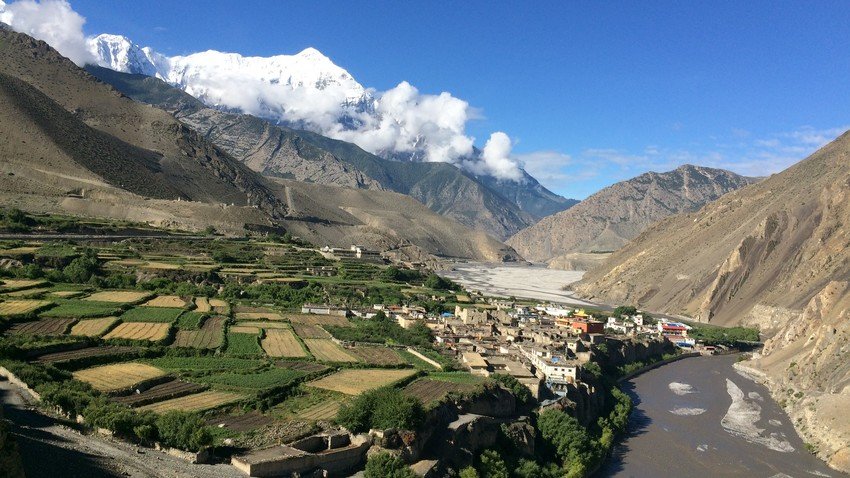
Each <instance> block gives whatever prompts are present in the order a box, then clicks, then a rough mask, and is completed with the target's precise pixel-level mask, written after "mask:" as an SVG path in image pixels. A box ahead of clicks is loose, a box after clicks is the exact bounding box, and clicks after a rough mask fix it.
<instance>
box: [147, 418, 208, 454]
mask: <svg viewBox="0 0 850 478" xmlns="http://www.w3.org/2000/svg"><path fill="white" fill-rule="evenodd" d="M156 428H157V430H158V432H159V438H160V441H161V442H162V443H163V444H164V445H166V446H170V447H174V448H180V449H183V450H190V451H199V450H200V449H201V448H203V447H205V446H208V445H210V444H212V441H213V436H212V434H211V433H210V431H209V429H207V426H206V423H204V420H203V419H202V418H201V417H200V416H199V415H198V414H196V413H189V412H180V411H172V412H168V413H165V414H163V415H160V416H159V418H157V419H156Z"/></svg>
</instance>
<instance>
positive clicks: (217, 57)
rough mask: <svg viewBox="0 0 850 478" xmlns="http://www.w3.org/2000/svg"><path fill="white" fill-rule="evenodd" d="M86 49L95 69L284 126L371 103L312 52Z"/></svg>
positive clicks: (121, 45) (108, 38) (103, 40)
mask: <svg viewBox="0 0 850 478" xmlns="http://www.w3.org/2000/svg"><path fill="white" fill-rule="evenodd" d="M88 45H89V50H90V51H91V52H92V54H94V55H95V58H97V63H98V64H99V65H100V66H104V67H106V68H110V69H113V70H116V71H121V72H125V73H137V74H142V75H147V76H154V77H157V78H160V79H162V80H165V81H166V82H168V83H170V84H172V85H175V86H177V87H179V88H181V89H182V90H184V91H186V92H187V93H189V94H190V95H192V96H194V97H196V98H198V99H199V100H201V101H202V102H204V103H205V104H207V105H210V106H213V107H217V108H221V109H226V110H239V111H242V112H245V113H250V114H255V115H259V116H263V117H266V118H268V119H274V120H276V121H281V122H284V123H294V124H299V125H302V126H303V125H306V124H310V123H318V124H317V125H318V126H319V127H320V128H321V127H322V126H325V123H327V122H338V121H339V120H341V119H344V118H345V117H346V116H349V115H350V113H352V112H353V113H358V114H359V113H363V112H365V111H368V110H370V105H371V104H372V102H373V101H374V99H373V98H372V96H371V94H370V93H369V92H368V91H367V89H366V88H364V87H363V85H361V84H360V83H358V82H357V81H356V80H355V79H354V78H353V77H352V76H351V75H350V74H349V73H348V72H347V71H346V70H345V69H343V68H340V67H339V66H337V65H335V64H334V63H333V62H332V61H331V60H330V59H329V58H328V57H326V56H325V55H323V54H322V53H321V52H319V51H318V50H316V49H315V48H307V49H305V50H303V51H301V52H300V53H297V54H295V55H276V56H272V57H248V56H242V55H240V54H238V53H222V52H218V51H214V50H209V51H205V52H200V53H193V54H191V55H186V56H174V57H166V56H164V55H162V54H159V53H157V52H156V51H154V50H152V49H151V48H148V47H144V48H143V47H140V46H139V45H137V44H135V43H133V42H132V41H130V40H129V39H128V38H127V37H124V36H121V35H109V34H102V35H98V36H96V37H92V38H90V39H89V40H88ZM348 110H351V111H348ZM328 113H330V116H328Z"/></svg>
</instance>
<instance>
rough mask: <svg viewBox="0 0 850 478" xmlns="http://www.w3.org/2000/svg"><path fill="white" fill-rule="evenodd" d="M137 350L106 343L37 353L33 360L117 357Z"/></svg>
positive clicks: (69, 360) (57, 360) (49, 360)
mask: <svg viewBox="0 0 850 478" xmlns="http://www.w3.org/2000/svg"><path fill="white" fill-rule="evenodd" d="M139 350H140V349H139V348H137V347H126V346H116V345H107V346H103V347H86V348H82V349H76V350H65V351H62V352H53V353H48V354H43V355H39V356H38V358H36V360H35V361H36V362H39V363H61V362H73V361H76V360H85V359H90V358H94V357H111V356H114V357H119V356H122V355H128V354H133V353H137V352H138V351H139Z"/></svg>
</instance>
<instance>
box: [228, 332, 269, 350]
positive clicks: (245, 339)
mask: <svg viewBox="0 0 850 478" xmlns="http://www.w3.org/2000/svg"><path fill="white" fill-rule="evenodd" d="M226 352H227V354H228V355H261V354H262V353H263V349H262V348H260V343H259V341H258V340H257V334H241V333H233V332H228V333H227V349H226Z"/></svg>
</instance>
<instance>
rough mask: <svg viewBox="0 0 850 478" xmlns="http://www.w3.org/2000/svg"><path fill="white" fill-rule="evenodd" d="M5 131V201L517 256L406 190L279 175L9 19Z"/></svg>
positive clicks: (0, 108)
mask: <svg viewBox="0 0 850 478" xmlns="http://www.w3.org/2000/svg"><path fill="white" fill-rule="evenodd" d="M184 99H185V98H184ZM0 138H2V140H0V168H1V169H2V174H0V205H2V206H4V207H17V208H20V209H23V210H26V211H31V212H46V213H63V214H74V215H81V216H94V217H104V218H115V219H123V220H132V221H139V222H149V223H152V224H155V225H159V226H167V227H179V228H184V229H190V230H201V229H204V228H205V227H207V226H214V227H215V228H216V229H218V230H219V231H222V232H227V233H244V232H245V231H246V230H249V229H256V228H283V229H286V230H288V231H291V232H292V233H293V234H295V235H298V236H301V237H303V238H305V239H308V240H310V241H313V242H315V243H318V244H332V245H347V244H351V243H358V244H364V245H367V246H369V247H375V248H381V249H401V248H408V249H412V250H413V251H424V252H425V253H430V254H437V255H446V256H456V257H466V258H470V259H476V260H495V261H498V260H501V259H512V258H515V253H514V252H513V251H512V250H511V249H510V248H508V247H507V246H505V245H504V244H502V243H500V242H499V241H498V240H496V239H494V238H493V237H491V236H489V235H487V234H485V233H483V232H476V231H472V230H470V229H468V228H467V227H465V226H463V225H461V224H459V223H457V222H455V221H452V220H451V219H449V218H445V217H442V216H439V215H437V214H434V213H433V212H432V211H430V210H429V209H428V208H426V207H425V206H423V205H422V204H421V203H419V202H417V201H415V200H413V199H411V198H409V197H406V196H403V195H401V194H396V193H391V192H385V191H369V190H353V189H343V188H332V187H329V186H319V185H315V186H311V185H309V184H306V183H295V182H285V181H283V182H281V181H277V180H274V181H273V180H270V179H269V178H267V177H264V176H263V175H261V174H258V173H256V172H254V171H252V170H251V169H249V168H248V167H246V166H245V165H244V164H242V163H241V162H240V161H237V160H236V159H234V158H233V157H232V156H231V155H230V154H228V153H227V152H225V151H223V150H222V149H221V148H219V147H218V146H216V145H214V144H213V143H212V142H211V141H209V140H208V139H206V138H205V137H204V136H203V135H201V134H199V133H197V132H195V131H194V130H193V129H191V128H190V127H189V126H187V125H186V124H184V123H181V122H180V121H178V120H177V119H176V118H175V117H174V116H172V115H171V114H169V113H168V112H166V111H164V110H161V109H158V108H153V107H151V106H149V105H145V104H142V103H138V102H135V101H133V100H132V99H130V98H128V97H126V96H124V95H123V94H121V93H119V92H118V91H116V90H115V89H114V88H112V87H111V86H109V85H107V84H104V83H102V82H100V81H98V80H97V79H96V78H95V77H93V76H91V75H90V74H88V73H87V72H86V71H84V70H82V69H80V68H78V67H77V66H76V65H74V64H73V63H72V62H71V61H70V60H68V59H67V58H64V57H62V56H61V55H60V54H59V53H57V52H56V51H55V50H53V49H52V48H51V47H50V46H49V45H47V44H46V43H44V42H42V41H37V40H34V39H32V38H31V37H29V36H27V35H24V34H20V33H15V32H12V31H11V30H8V29H5V28H0Z"/></svg>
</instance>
